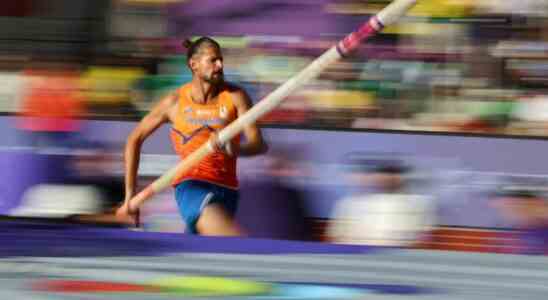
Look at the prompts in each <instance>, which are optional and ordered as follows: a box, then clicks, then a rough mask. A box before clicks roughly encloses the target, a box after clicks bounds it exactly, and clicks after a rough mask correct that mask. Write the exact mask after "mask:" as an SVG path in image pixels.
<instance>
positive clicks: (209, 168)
mask: <svg viewBox="0 0 548 300" xmlns="http://www.w3.org/2000/svg"><path fill="white" fill-rule="evenodd" d="M190 87H191V86H190V84H186V85H184V86H182V87H181V88H180V89H179V90H178V94H177V95H178V98H179V99H178V105H177V106H178V107H177V114H176V117H175V120H173V125H172V128H171V132H170V135H171V142H172V144H173V148H174V149H175V152H176V153H177V154H178V155H179V156H180V157H181V158H182V159H184V158H185V157H187V156H188V155H189V154H190V153H192V152H193V151H194V150H196V149H198V148H199V147H201V146H202V145H203V144H204V143H207V141H208V140H209V137H210V134H211V132H214V131H220V130H221V129H223V128H224V127H225V126H227V125H228V124H230V123H231V122H232V121H233V120H235V119H236V118H237V116H238V113H237V110H236V107H235V106H234V103H233V102H232V98H231V95H230V92H229V91H228V89H226V88H225V89H223V90H222V91H221V92H220V93H219V95H218V96H217V99H216V100H215V101H214V102H212V103H207V104H198V103H194V102H193V101H192V100H191V98H190ZM239 142H240V140H239V136H237V137H235V138H234V139H233V140H232V152H233V154H234V156H230V155H228V154H226V153H224V152H219V151H217V152H214V153H212V154H209V155H207V156H206V157H205V158H204V159H203V160H202V161H201V162H199V163H198V164H196V165H195V166H194V167H193V168H191V169H190V170H189V171H187V172H185V173H183V174H180V175H179V176H177V177H176V178H175V179H174V180H173V182H172V183H173V185H176V184H179V183H181V182H183V181H185V180H191V179H193V180H201V181H207V182H211V183H214V184H218V185H222V186H225V187H229V188H234V189H235V188H238V179H237V177H236V157H237V155H238V147H239Z"/></svg>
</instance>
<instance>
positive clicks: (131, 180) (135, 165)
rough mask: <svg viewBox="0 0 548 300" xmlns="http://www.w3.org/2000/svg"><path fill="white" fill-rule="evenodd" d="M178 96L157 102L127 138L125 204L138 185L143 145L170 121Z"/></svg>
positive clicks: (171, 95) (167, 97)
mask: <svg viewBox="0 0 548 300" xmlns="http://www.w3.org/2000/svg"><path fill="white" fill-rule="evenodd" d="M176 102H177V97H176V94H175V93H172V94H170V95H168V96H166V97H164V98H163V99H161V100H160V101H159V102H158V104H156V105H155V106H154V107H153V108H152V109H151V111H150V112H149V113H148V114H147V115H146V116H145V117H144V118H143V119H142V120H141V122H139V124H138V125H137V126H136V127H135V129H133V131H132V132H131V134H130V135H129V137H128V138H127V142H126V147H125V150H124V161H125V201H124V205H126V204H127V203H128V201H129V200H130V199H131V198H132V197H133V196H134V195H135V193H136V190H135V189H136V186H137V170H138V169H139V161H140V156H141V146H142V144H143V142H144V141H145V140H146V138H147V137H148V136H150V135H151V134H152V133H153V132H154V131H155V130H156V129H158V127H160V125H162V124H164V123H166V122H168V121H169V111H170V110H171V109H172V108H173V107H174V106H175V104H176Z"/></svg>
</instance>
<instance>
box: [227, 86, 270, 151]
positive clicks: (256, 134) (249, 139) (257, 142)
mask: <svg viewBox="0 0 548 300" xmlns="http://www.w3.org/2000/svg"><path fill="white" fill-rule="evenodd" d="M232 99H233V102H234V106H236V109H237V111H238V116H241V115H243V114H244V113H246V112H247V111H248V110H249V109H250V108H251V99H250V98H249V96H248V95H247V93H246V92H245V91H244V90H242V89H237V90H235V91H233V92H232ZM243 133H244V137H245V139H243V141H242V143H241V144H240V152H239V155H240V156H251V155H258V154H263V153H265V152H266V151H268V145H267V144H266V143H265V141H264V139H263V135H262V133H261V130H260V129H259V127H258V126H257V124H255V123H253V124H249V125H247V126H245V127H244V130H243Z"/></svg>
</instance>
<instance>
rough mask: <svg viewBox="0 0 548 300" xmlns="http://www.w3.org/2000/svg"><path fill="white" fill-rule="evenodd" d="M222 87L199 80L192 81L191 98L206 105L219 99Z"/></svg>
mask: <svg viewBox="0 0 548 300" xmlns="http://www.w3.org/2000/svg"><path fill="white" fill-rule="evenodd" d="M219 89H220V85H214V84H211V83H209V82H205V81H203V80H199V79H197V78H194V79H192V82H191V89H190V97H191V98H192V101H194V102H196V103H199V104H205V103H207V102H211V101H213V100H214V99H215V97H217V94H218V93H219Z"/></svg>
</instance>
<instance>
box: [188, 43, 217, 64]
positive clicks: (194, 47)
mask: <svg viewBox="0 0 548 300" xmlns="http://www.w3.org/2000/svg"><path fill="white" fill-rule="evenodd" d="M183 46H184V47H185V48H187V53H186V57H187V64H189V61H190V59H191V58H192V57H193V56H194V55H196V53H198V52H200V50H202V49H203V48H205V47H214V48H217V49H219V50H220V49H221V45H219V43H217V41H215V40H214V39H212V38H210V37H207V36H203V37H201V38H199V39H197V40H195V41H191V40H189V39H185V40H184V41H183ZM189 66H190V65H189Z"/></svg>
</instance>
